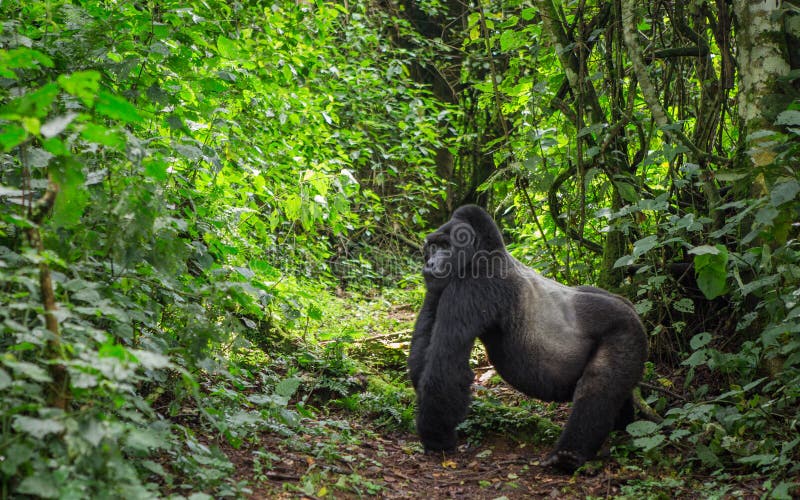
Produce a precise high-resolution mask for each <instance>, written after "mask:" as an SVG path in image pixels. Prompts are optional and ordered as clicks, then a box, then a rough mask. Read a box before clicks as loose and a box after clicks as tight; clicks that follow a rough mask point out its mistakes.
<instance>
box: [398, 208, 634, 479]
mask: <svg viewBox="0 0 800 500" xmlns="http://www.w3.org/2000/svg"><path fill="white" fill-rule="evenodd" d="M424 253H425V266H424V268H423V276H424V277H425V284H426V288H427V294H426V296H425V302H424V304H423V306H422V310H421V311H420V313H419V317H418V318H417V322H416V325H415V328H414V335H413V338H412V340H411V353H410V355H409V358H408V367H409V373H410V376H411V381H412V383H413V385H414V390H415V391H416V393H417V410H418V412H417V432H418V433H419V436H420V439H421V440H422V442H423V444H424V445H425V448H426V450H427V451H451V450H453V449H455V446H456V431H455V428H456V426H457V425H458V424H459V422H461V421H462V420H463V419H464V417H466V414H467V409H468V407H469V401H470V385H471V383H472V378H473V373H472V371H471V370H470V368H469V355H470V351H471V350H472V345H473V343H474V341H475V339H476V338H479V339H480V340H481V341H482V342H483V344H484V346H485V347H486V351H487V353H488V355H489V359H490V360H491V361H492V363H493V364H494V366H495V369H496V370H497V371H498V373H499V374H500V375H501V376H502V377H503V378H504V379H505V380H506V381H507V382H508V383H509V384H511V385H512V386H514V387H515V388H516V389H518V390H519V391H521V392H523V393H525V394H527V395H529V396H533V397H536V398H539V399H542V400H545V401H570V400H572V402H573V408H572V413H571V414H570V416H569V420H568V422H567V424H566V426H565V428H564V431H563V432H562V434H561V437H560V438H559V440H558V443H557V444H556V448H555V451H554V452H553V453H552V454H550V455H549V456H548V458H547V459H546V460H545V461H544V462H543V463H544V464H545V465H551V466H554V467H557V468H560V469H564V470H567V471H572V470H574V469H576V468H578V467H580V466H581V465H582V464H583V463H584V462H585V461H586V460H589V459H591V458H593V457H594V456H595V454H596V453H597V451H598V450H599V449H600V447H601V445H602V444H603V442H604V441H605V439H606V437H607V436H608V434H609V432H611V431H612V430H613V429H622V428H624V427H625V425H626V424H628V423H629V422H630V421H631V420H632V419H633V405H632V399H631V391H632V390H633V387H634V386H635V385H636V383H637V382H638V381H639V380H640V378H641V376H642V371H643V367H644V361H645V359H646V357H647V339H646V336H645V332H644V328H643V326H642V323H641V321H640V320H639V317H638V315H637V314H636V312H635V310H634V309H633V305H632V304H631V303H630V302H629V301H628V300H626V299H624V298H622V297H620V296H617V295H614V294H612V293H609V292H607V291H605V290H602V289H600V288H594V287H589V286H582V287H575V288H570V287H567V286H564V285H561V284H559V283H556V282H555V281H552V280H549V279H547V278H544V277H543V276H541V275H539V274H538V273H536V272H535V271H533V270H531V269H530V268H527V267H525V266H524V265H523V264H521V263H520V262H519V261H517V260H516V259H514V258H513V257H512V256H511V255H510V254H509V253H508V252H507V251H506V249H505V245H504V244H503V239H502V236H501V235H500V231H499V230H498V228H497V225H496V224H495V222H494V221H493V220H492V218H491V217H490V216H489V214H488V213H486V212H485V211H484V210H483V209H481V208H479V207H476V206H472V205H468V206H464V207H461V208H459V209H458V210H456V211H455V213H454V214H453V217H452V218H451V219H450V221H448V222H447V223H445V224H444V225H443V226H442V227H440V228H439V229H438V230H436V231H435V232H434V233H432V234H431V235H429V236H428V237H427V238H426V241H425V249H424Z"/></svg>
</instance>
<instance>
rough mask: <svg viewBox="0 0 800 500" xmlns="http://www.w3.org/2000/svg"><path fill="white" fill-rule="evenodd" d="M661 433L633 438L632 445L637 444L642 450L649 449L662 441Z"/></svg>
mask: <svg viewBox="0 0 800 500" xmlns="http://www.w3.org/2000/svg"><path fill="white" fill-rule="evenodd" d="M664 439H666V438H665V437H664V435H663V434H655V435H653V436H647V437H640V438H636V439H634V440H633V444H634V446H638V447H639V448H641V449H642V451H645V452H647V451H650V450H652V449H654V448H656V447H657V446H658V445H660V444H661V443H663V442H664Z"/></svg>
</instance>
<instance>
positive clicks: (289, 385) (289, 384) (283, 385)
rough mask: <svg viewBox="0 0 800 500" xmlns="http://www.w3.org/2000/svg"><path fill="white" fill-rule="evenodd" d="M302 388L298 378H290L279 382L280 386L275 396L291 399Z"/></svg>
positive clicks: (276, 388) (276, 387) (277, 386)
mask: <svg viewBox="0 0 800 500" xmlns="http://www.w3.org/2000/svg"><path fill="white" fill-rule="evenodd" d="M299 387H300V379H299V378H297V377H289V378H285V379H283V380H281V381H280V382H278V385H276V386H275V394H277V395H278V396H283V397H285V398H290V397H292V396H293V395H294V393H295V392H297V389H298V388H299Z"/></svg>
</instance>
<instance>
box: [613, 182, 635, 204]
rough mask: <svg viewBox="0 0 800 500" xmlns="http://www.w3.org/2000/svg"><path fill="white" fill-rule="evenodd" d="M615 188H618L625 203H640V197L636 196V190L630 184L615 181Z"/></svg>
mask: <svg viewBox="0 0 800 500" xmlns="http://www.w3.org/2000/svg"><path fill="white" fill-rule="evenodd" d="M614 186H616V187H617V192H619V195H620V196H621V197H622V199H624V200H625V201H628V202H630V203H636V202H637V201H639V196H638V195H637V194H636V189H635V188H634V187H633V186H632V185H630V183H627V182H623V181H614Z"/></svg>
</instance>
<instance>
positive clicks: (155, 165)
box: [142, 158, 169, 181]
mask: <svg viewBox="0 0 800 500" xmlns="http://www.w3.org/2000/svg"><path fill="white" fill-rule="evenodd" d="M142 163H143V164H144V175H146V176H148V177H152V178H153V179H155V180H158V181H163V180H166V179H167V177H168V174H167V168H168V167H169V165H168V164H167V162H165V161H164V160H161V159H159V158H145V159H144V160H143V161H142Z"/></svg>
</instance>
